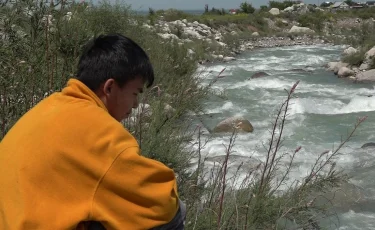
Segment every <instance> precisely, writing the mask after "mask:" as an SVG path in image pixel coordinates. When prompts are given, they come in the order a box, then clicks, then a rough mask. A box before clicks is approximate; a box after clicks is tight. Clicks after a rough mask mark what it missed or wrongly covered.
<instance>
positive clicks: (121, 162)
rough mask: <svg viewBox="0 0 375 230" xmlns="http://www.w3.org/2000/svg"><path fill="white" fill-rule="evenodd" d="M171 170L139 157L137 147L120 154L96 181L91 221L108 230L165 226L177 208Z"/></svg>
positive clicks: (173, 176)
mask: <svg viewBox="0 0 375 230" xmlns="http://www.w3.org/2000/svg"><path fill="white" fill-rule="evenodd" d="M178 203H179V202H178V197H177V189H176V179H175V175H174V172H173V170H171V169H169V168H168V167H166V166H165V165H164V164H162V163H160V162H158V161H155V160H151V159H148V158H145V157H143V156H141V155H139V148H138V147H130V148H127V149H125V150H124V151H123V152H122V153H120V154H119V155H118V156H117V158H116V159H115V160H114V161H113V163H112V165H111V166H110V167H109V169H108V171H107V172H106V173H105V175H104V176H103V178H102V179H101V180H100V181H99V184H98V187H97V189H96V191H95V194H94V198H93V204H92V212H91V215H92V216H91V219H94V220H96V221H100V222H102V224H103V225H104V227H105V228H106V229H107V230H119V229H134V230H136V229H151V228H153V227H156V226H160V225H163V224H166V223H168V222H169V221H171V220H172V219H173V217H174V216H175V215H176V213H177V211H178V208H179V204H178Z"/></svg>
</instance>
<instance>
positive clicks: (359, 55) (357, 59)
mask: <svg viewBox="0 0 375 230" xmlns="http://www.w3.org/2000/svg"><path fill="white" fill-rule="evenodd" d="M365 53H366V51H364V50H363V49H361V50H360V51H358V52H356V53H353V54H351V55H346V56H344V57H343V58H342V61H343V62H345V63H349V64H350V65H353V66H360V65H361V64H362V62H363V60H364V56H365Z"/></svg>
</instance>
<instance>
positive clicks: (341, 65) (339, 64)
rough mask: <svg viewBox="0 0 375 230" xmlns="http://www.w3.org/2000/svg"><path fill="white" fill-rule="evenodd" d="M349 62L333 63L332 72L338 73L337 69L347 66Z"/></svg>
mask: <svg viewBox="0 0 375 230" xmlns="http://www.w3.org/2000/svg"><path fill="white" fill-rule="evenodd" d="M348 66H349V64H348V63H344V62H341V61H340V62H337V64H336V65H335V67H334V68H333V73H334V74H338V72H339V70H340V69H341V68H342V67H348Z"/></svg>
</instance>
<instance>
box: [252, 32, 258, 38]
mask: <svg viewBox="0 0 375 230" xmlns="http://www.w3.org/2000/svg"><path fill="white" fill-rule="evenodd" d="M251 36H254V37H258V36H259V33H258V32H254V33H252V34H251Z"/></svg>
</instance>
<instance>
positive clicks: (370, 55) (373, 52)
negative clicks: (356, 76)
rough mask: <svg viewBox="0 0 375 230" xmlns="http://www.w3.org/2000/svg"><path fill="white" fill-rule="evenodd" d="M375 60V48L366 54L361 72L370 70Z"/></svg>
mask: <svg viewBox="0 0 375 230" xmlns="http://www.w3.org/2000/svg"><path fill="white" fill-rule="evenodd" d="M373 58H375V46H374V47H372V48H371V49H370V50H369V51H367V52H366V53H365V57H364V60H363V63H362V64H361V66H360V67H359V69H360V70H368V69H370V65H371V62H372V59H373Z"/></svg>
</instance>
